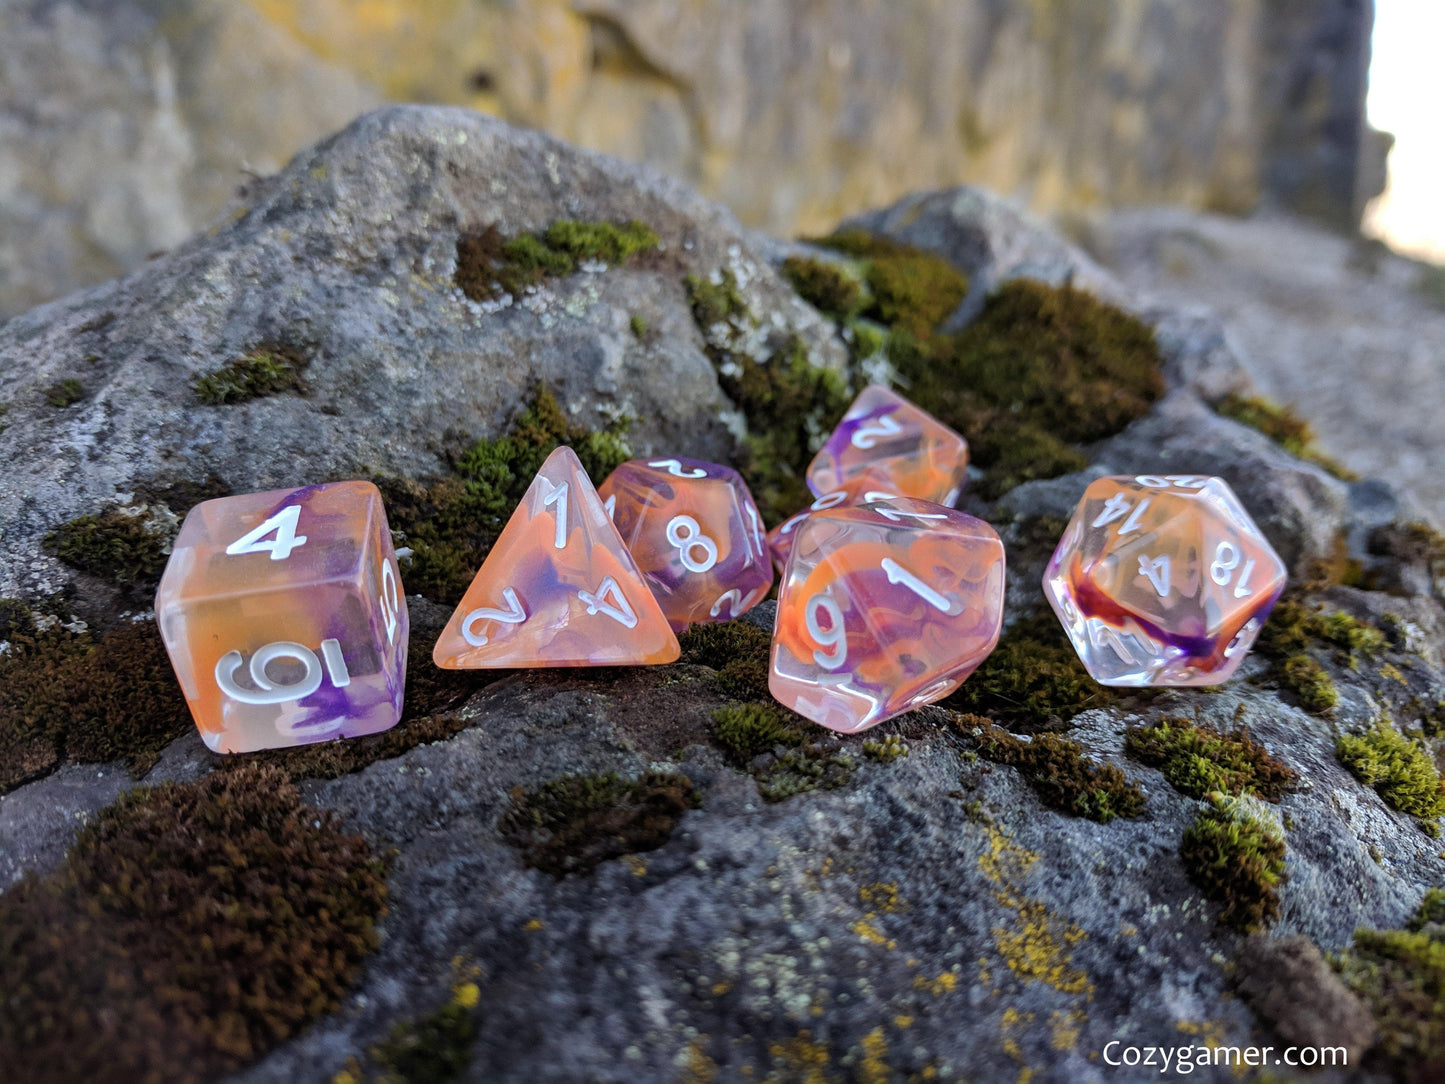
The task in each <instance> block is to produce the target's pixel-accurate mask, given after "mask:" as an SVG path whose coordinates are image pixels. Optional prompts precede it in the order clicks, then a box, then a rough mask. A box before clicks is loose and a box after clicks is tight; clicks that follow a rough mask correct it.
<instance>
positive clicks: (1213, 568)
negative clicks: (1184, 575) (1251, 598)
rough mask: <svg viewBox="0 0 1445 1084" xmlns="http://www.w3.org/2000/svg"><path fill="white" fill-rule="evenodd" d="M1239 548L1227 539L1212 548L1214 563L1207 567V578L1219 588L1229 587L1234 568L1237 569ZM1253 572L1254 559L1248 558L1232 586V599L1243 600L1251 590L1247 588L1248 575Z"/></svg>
mask: <svg viewBox="0 0 1445 1084" xmlns="http://www.w3.org/2000/svg"><path fill="white" fill-rule="evenodd" d="M1239 557H1240V553H1239V548H1238V547H1237V546H1235V544H1234V543H1233V542H1230V541H1229V540H1228V539H1224V540H1222V541H1220V543H1219V545H1217V546H1215V547H1214V563H1213V564H1211V565H1210V566H1209V578H1210V579H1211V580H1213V581H1214V582H1215V583H1217V584H1219V586H1220V587H1227V586H1229V581H1230V579H1231V576H1232V574H1233V572H1234V570H1235V569H1236V568H1239ZM1253 571H1254V559H1253V558H1250V559H1249V560H1248V561H1245V562H1244V567H1243V568H1242V569H1240V571H1239V579H1238V580H1236V581H1235V584H1234V597H1235V598H1244V597H1245V596H1246V595H1248V594H1249V593H1250V592H1251V590H1252V588H1251V587H1250V586H1249V575H1250V573H1251V572H1253Z"/></svg>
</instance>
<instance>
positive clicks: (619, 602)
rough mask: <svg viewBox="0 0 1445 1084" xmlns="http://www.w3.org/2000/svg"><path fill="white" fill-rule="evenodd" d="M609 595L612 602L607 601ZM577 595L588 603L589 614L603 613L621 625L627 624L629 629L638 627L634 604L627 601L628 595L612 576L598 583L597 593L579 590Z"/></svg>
mask: <svg viewBox="0 0 1445 1084" xmlns="http://www.w3.org/2000/svg"><path fill="white" fill-rule="evenodd" d="M609 595H610V596H611V597H612V602H610V603H609V602H608V601H606V600H607V598H608V596H609ZM577 597H578V598H580V599H581V600H582V601H583V602H585V603H586V604H587V612H588V613H589V614H597V613H603V614H606V615H607V616H608V617H610V618H612V620H614V621H616V622H617V623H618V624H619V625H625V626H626V627H627V628H629V629H633V628H636V627H637V614H635V613H633V612H632V604H631V603H629V602H628V601H627V596H626V595H624V594H623V593H622V589H621V588H620V587H618V586H617V581H616V580H614V579H613V578H612V577H611V576H607V577H606V578H604V579H603V581H602V582H601V583H600V584H598V585H597V590H596V592H595V593H594V592H592V591H578V592H577Z"/></svg>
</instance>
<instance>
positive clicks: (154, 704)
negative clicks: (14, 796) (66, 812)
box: [0, 601, 192, 794]
mask: <svg viewBox="0 0 1445 1084" xmlns="http://www.w3.org/2000/svg"><path fill="white" fill-rule="evenodd" d="M4 609H5V613H6V617H5V620H6V623H7V624H8V626H9V630H8V632H7V633H6V636H5V639H6V640H7V641H8V643H9V649H8V650H7V651H5V652H4V653H3V654H0V794H3V793H5V792H6V791H9V790H12V789H14V788H15V787H17V786H19V785H20V784H22V783H25V782H28V781H29V780H31V779H35V778H38V777H40V776H43V775H48V774H49V773H50V772H52V771H54V770H55V769H56V768H57V767H59V766H60V765H61V764H64V763H66V762H67V761H74V762H78V763H82V764H94V763H105V762H109V761H113V760H124V761H125V762H126V763H127V764H128V765H129V766H130V768H131V770H132V772H134V773H135V774H136V775H143V774H144V773H145V772H147V771H149V770H150V768H151V767H152V766H153V765H154V764H155V762H156V760H157V759H159V757H160V753H161V750H162V749H164V748H165V747H166V746H167V745H169V744H170V743H171V742H172V741H173V740H174V739H176V738H178V737H179V736H180V735H182V734H184V733H186V731H188V730H189V729H190V728H191V725H192V724H191V719H190V713H189V711H188V710H187V708H186V703H185V700H184V699H183V698H182V696H181V691H180V687H179V686H178V685H177V683H176V678H175V673H174V671H172V669H171V665H170V660H169V659H168V658H167V657H166V652H165V647H164V645H163V644H162V643H161V640H160V636H159V634H158V633H157V631H156V627H155V625H154V624H152V623H151V622H148V621H147V622H137V623H134V624H125V625H122V626H120V627H119V628H116V629H114V630H112V631H110V632H106V633H103V634H100V635H96V634H92V633H90V632H82V633H79V634H75V633H70V632H67V631H66V630H64V629H63V628H51V629H49V630H46V631H39V630H38V629H36V627H35V624H34V622H33V620H31V619H30V618H29V615H28V611H24V607H23V606H20V605H19V604H18V603H15V602H13V601H9V602H7V604H6V606H5V607H4ZM22 612H23V614H24V615H23V616H22Z"/></svg>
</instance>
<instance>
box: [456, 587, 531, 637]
mask: <svg viewBox="0 0 1445 1084" xmlns="http://www.w3.org/2000/svg"><path fill="white" fill-rule="evenodd" d="M502 601H503V602H505V603H506V604H507V608H506V609H505V610H498V609H494V608H492V607H491V606H478V607H477V608H476V609H475V610H470V611H468V613H467V616H466V617H464V618H462V639H463V640H465V641H466V642H467V643H469V644H471V645H472V646H473V647H485V646H486V644H487V638H486V637H485V636H484V635H482V634H481V633H480V632H474V631H473V630H472V626H473V625H474V624H476V623H477V622H478V621H502V622H505V623H506V624H508V625H520V624H521V623H522V622H523V621H525V620H527V611H526V610H524V609H522V603H521V600H519V599H518V598H517V592H516V591H515V590H513V589H512V588H510V587H504V588H502Z"/></svg>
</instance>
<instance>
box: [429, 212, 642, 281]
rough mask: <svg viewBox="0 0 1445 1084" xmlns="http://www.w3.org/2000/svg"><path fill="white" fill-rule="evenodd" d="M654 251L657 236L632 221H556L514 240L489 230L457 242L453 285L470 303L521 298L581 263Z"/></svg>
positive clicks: (615, 260) (610, 260) (619, 261)
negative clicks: (454, 281)
mask: <svg viewBox="0 0 1445 1084" xmlns="http://www.w3.org/2000/svg"><path fill="white" fill-rule="evenodd" d="M657 246H658V238H657V234H656V233H654V232H653V231H652V229H651V228H650V227H649V226H647V225H646V224H644V223H642V222H638V221H636V220H633V221H631V222H625V223H621V224H618V223H612V222H582V221H577V220H574V219H560V220H558V221H556V222H553V223H552V224H551V225H549V226H548V227H547V228H546V229H544V230H542V231H541V232H539V233H524V234H519V235H518V236H516V237H512V238H506V237H503V236H502V233H501V231H500V230H498V229H497V228H496V226H487V227H486V228H485V229H482V230H478V231H476V232H473V233H468V234H464V235H462V236H461V237H460V238H458V240H457V269H456V284H457V286H458V288H459V289H460V290H461V291H462V293H464V294H466V295H467V297H469V298H471V299H472V300H473V301H489V300H492V299H493V298H496V297H499V296H501V295H502V294H511V295H512V296H513V297H521V296H522V295H523V294H524V293H526V291H527V290H528V289H530V288H532V287H534V286H538V285H540V284H541V283H543V282H544V281H546V280H547V279H549V278H560V277H562V276H564V275H570V274H572V272H574V271H576V270H577V266H578V264H580V263H585V262H588V261H597V262H601V263H607V264H613V265H620V264H625V263H627V262H628V261H629V260H631V259H632V258H633V257H634V256H637V255H639V254H640V253H643V252H648V251H651V250H653V249H655V248H657Z"/></svg>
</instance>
